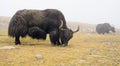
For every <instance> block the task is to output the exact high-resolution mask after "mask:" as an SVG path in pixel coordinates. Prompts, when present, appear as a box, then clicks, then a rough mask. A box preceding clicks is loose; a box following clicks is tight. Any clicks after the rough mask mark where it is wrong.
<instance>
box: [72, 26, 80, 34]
mask: <svg viewBox="0 0 120 66" xmlns="http://www.w3.org/2000/svg"><path fill="white" fill-rule="evenodd" d="M79 29H80V27H79V26H78V28H77V30H75V31H73V30H72V31H73V33H76V32H78V31H79Z"/></svg>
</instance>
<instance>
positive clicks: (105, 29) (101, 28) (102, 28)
mask: <svg viewBox="0 0 120 66" xmlns="http://www.w3.org/2000/svg"><path fill="white" fill-rule="evenodd" d="M110 31H112V32H115V28H114V27H112V26H111V25H110V24H109V23H103V24H98V25H97V26H96V32H97V33H98V34H105V33H109V32H110Z"/></svg>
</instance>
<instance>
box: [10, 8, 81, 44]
mask: <svg viewBox="0 0 120 66" xmlns="http://www.w3.org/2000/svg"><path fill="white" fill-rule="evenodd" d="M78 31H79V26H78V28H77V30H76V31H72V30H71V29H69V28H68V27H67V25H66V20H65V17H64V15H63V14H62V12H61V11H59V10H57V9H45V10H32V9H30V10H27V9H23V10H19V11H17V12H16V13H15V15H14V16H13V17H12V18H11V20H10V23H9V27H8V35H9V36H11V37H15V44H16V45H18V44H20V39H19V38H20V37H25V36H26V35H28V36H30V37H32V38H34V39H44V40H45V39H46V35H47V34H49V37H50V41H51V44H53V45H62V46H67V45H68V41H69V40H70V39H71V38H72V37H73V34H74V33H76V32H78Z"/></svg>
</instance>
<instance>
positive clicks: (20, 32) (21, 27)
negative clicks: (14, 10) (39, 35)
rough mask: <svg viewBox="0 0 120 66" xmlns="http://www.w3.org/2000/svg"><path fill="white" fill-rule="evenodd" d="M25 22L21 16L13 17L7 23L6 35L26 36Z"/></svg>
mask: <svg viewBox="0 0 120 66" xmlns="http://www.w3.org/2000/svg"><path fill="white" fill-rule="evenodd" d="M27 30H28V27H27V22H26V20H25V19H24V18H23V17H22V16H21V15H14V16H13V18H12V19H11V21H10V23H9V28H8V35H9V36H12V37H15V36H22V37H24V36H26V34H27Z"/></svg>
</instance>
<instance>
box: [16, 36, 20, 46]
mask: <svg viewBox="0 0 120 66" xmlns="http://www.w3.org/2000/svg"><path fill="white" fill-rule="evenodd" d="M19 44H20V36H16V37H15V45H19Z"/></svg>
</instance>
